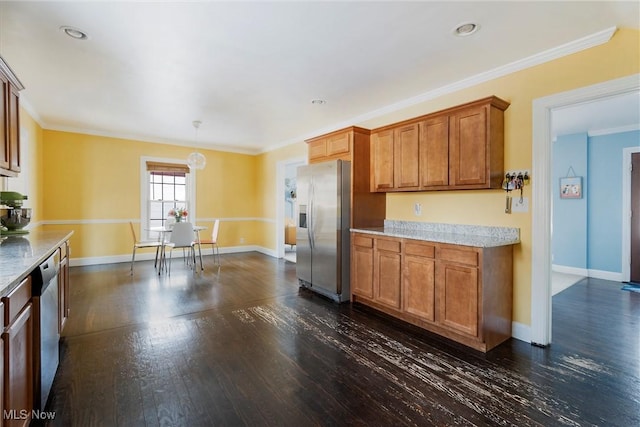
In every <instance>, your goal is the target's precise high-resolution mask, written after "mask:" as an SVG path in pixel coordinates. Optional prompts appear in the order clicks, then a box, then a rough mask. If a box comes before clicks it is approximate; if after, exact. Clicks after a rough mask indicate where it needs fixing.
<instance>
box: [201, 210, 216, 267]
mask: <svg viewBox="0 0 640 427" xmlns="http://www.w3.org/2000/svg"><path fill="white" fill-rule="evenodd" d="M219 228H220V220H219V219H216V220H215V221H214V222H213V231H212V232H211V239H200V242H195V244H198V243H199V244H200V246H202V245H211V253H212V254H213V256H214V258H216V257H217V261H218V265H220V247H219V246H218V229H219Z"/></svg>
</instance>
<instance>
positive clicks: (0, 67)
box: [0, 56, 24, 90]
mask: <svg viewBox="0 0 640 427" xmlns="http://www.w3.org/2000/svg"><path fill="white" fill-rule="evenodd" d="M0 72H2V73H3V74H4V75H5V76H7V78H8V79H9V82H10V83H11V84H12V85H13V86H15V87H16V88H17V89H18V90H23V89H24V85H23V84H22V82H21V81H20V79H19V78H18V76H16V73H14V72H13V70H12V69H11V67H9V64H7V62H6V61H5V60H4V58H3V57H2V56H0Z"/></svg>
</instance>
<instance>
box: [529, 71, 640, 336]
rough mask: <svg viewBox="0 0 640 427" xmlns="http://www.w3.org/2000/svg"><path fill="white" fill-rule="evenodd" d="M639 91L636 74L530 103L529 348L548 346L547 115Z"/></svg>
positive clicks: (549, 178) (549, 186) (549, 194)
mask: <svg viewBox="0 0 640 427" xmlns="http://www.w3.org/2000/svg"><path fill="white" fill-rule="evenodd" d="M639 90H640V74H633V75H630V76H627V77H622V78H618V79H614V80H609V81H606V82H603V83H598V84H594V85H591V86H587V87H583V88H579V89H574V90H570V91H566V92H561V93H557V94H553V95H549V96H546V97H542V98H537V99H534V100H533V124H532V126H533V136H532V159H533V165H532V174H531V176H532V178H533V179H532V185H531V186H532V210H531V215H532V218H531V220H532V224H531V235H532V242H531V330H530V338H531V344H533V345H538V346H547V345H549V344H550V343H551V323H552V322H551V294H552V291H551V203H552V200H551V199H552V195H553V191H552V188H553V187H552V184H553V183H552V181H553V179H552V170H551V165H552V155H551V151H552V150H551V115H552V111H553V110H554V109H557V108H562V107H567V106H570V105H574V104H581V103H587V102H593V101H597V100H600V99H604V98H609V97H612V96H617V95H622V94H625V93H629V92H635V91H639Z"/></svg>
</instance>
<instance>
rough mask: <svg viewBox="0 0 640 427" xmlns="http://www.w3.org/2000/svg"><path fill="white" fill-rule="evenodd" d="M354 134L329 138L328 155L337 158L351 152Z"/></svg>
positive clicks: (349, 133) (347, 133)
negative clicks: (336, 156)
mask: <svg viewBox="0 0 640 427" xmlns="http://www.w3.org/2000/svg"><path fill="white" fill-rule="evenodd" d="M351 140H352V133H351V132H344V133H341V134H338V135H332V136H330V137H328V138H327V155H328V156H335V155H339V154H346V153H349V152H350V151H351Z"/></svg>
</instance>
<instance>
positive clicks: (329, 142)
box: [307, 129, 369, 163]
mask: <svg viewBox="0 0 640 427" xmlns="http://www.w3.org/2000/svg"><path fill="white" fill-rule="evenodd" d="M368 132H369V131H367V134H368ZM353 140H354V133H353V132H352V131H351V130H350V129H346V130H343V131H338V132H334V133H330V134H328V135H324V136H320V137H318V138H314V139H310V140H308V141H307V144H308V145H309V163H319V162H324V161H327V160H334V159H342V160H351V152H352V149H353Z"/></svg>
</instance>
